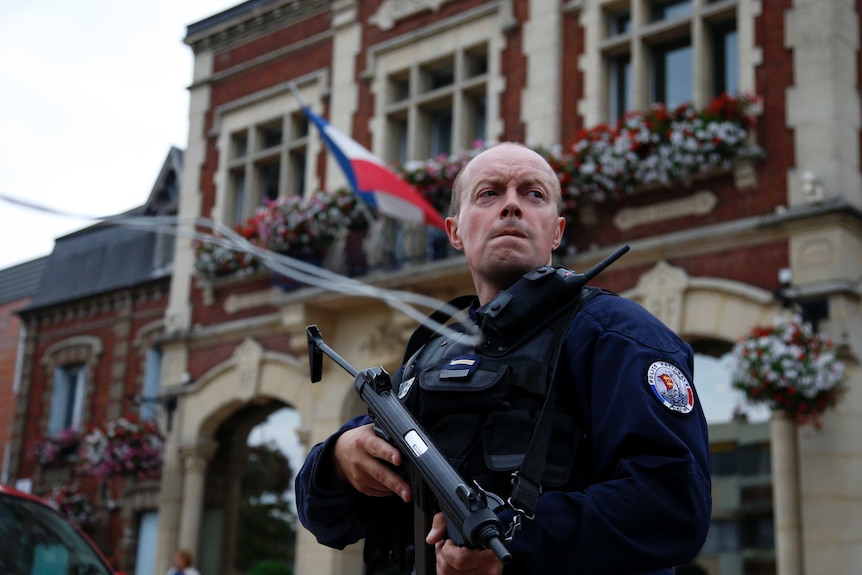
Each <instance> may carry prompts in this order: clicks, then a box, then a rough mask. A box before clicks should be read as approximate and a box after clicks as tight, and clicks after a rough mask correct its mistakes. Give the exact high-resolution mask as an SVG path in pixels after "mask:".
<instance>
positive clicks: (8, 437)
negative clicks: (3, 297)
mask: <svg viewBox="0 0 862 575" xmlns="http://www.w3.org/2000/svg"><path fill="white" fill-rule="evenodd" d="M29 301H30V298H24V299H19V300H16V301H10V302H5V303H3V304H0V482H3V483H6V482H8V481H9V466H10V462H11V456H12V446H13V441H14V438H15V433H14V428H13V423H14V421H15V408H16V405H17V399H18V398H17V395H18V394H17V393H16V377H17V375H18V372H19V371H20V366H19V356H20V353H19V350H20V347H21V343H20V342H21V332H22V328H23V326H22V324H21V321H20V319H19V318H18V316H17V315H16V314H17V312H18V311H19V310H21V309H22V308H24V307H26V305H27V303H28V302H29Z"/></svg>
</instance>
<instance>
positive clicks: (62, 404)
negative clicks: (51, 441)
mask: <svg viewBox="0 0 862 575" xmlns="http://www.w3.org/2000/svg"><path fill="white" fill-rule="evenodd" d="M67 379H68V375H67V374H66V370H65V369H63V368H62V367H58V368H56V369H55V370H54V390H53V391H52V392H51V417H50V418H49V420H48V434H49V435H55V434H57V433H60V432H61V431H63V430H64V429H65V412H66V405H67V404H68V403H69V383H68V381H67Z"/></svg>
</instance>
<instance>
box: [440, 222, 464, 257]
mask: <svg viewBox="0 0 862 575" xmlns="http://www.w3.org/2000/svg"><path fill="white" fill-rule="evenodd" d="M444 224H446V235H448V236H449V243H450V244H452V247H453V248H455V249H456V250H458V251H464V244H462V243H461V237H460V236H459V235H458V218H455V217H451V216H450V217H448V218H446V220H445V222H444Z"/></svg>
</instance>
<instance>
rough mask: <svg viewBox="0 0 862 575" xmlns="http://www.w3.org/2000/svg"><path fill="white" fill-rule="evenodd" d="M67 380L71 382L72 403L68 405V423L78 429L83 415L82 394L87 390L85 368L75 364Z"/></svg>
mask: <svg viewBox="0 0 862 575" xmlns="http://www.w3.org/2000/svg"><path fill="white" fill-rule="evenodd" d="M69 381H70V383H71V384H72V391H71V394H72V403H71V405H70V407H69V417H68V425H67V426H66V427H72V428H74V429H80V427H81V420H82V419H83V417H84V394H85V392H86V390H87V368H86V366H83V365H77V366H75V367H73V368H71V369H70V372H69Z"/></svg>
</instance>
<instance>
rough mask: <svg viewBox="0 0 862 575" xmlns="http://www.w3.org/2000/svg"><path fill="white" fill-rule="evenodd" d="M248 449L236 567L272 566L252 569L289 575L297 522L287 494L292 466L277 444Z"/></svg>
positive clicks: (261, 573) (271, 574)
mask: <svg viewBox="0 0 862 575" xmlns="http://www.w3.org/2000/svg"><path fill="white" fill-rule="evenodd" d="M247 453H248V455H247V460H246V470H245V475H244V476H243V480H242V486H241V496H242V497H241V501H240V506H239V525H240V529H239V531H238V535H237V546H236V569H237V570H238V571H241V572H249V575H251V573H252V571H251V570H253V569H270V570H266V571H253V573H254V575H264V574H266V575H283V574H287V575H290V574H292V569H291V568H290V566H291V565H293V561H294V549H295V546H296V523H297V522H296V516H295V515H294V513H293V509H292V507H291V505H290V501H289V500H288V498H287V494H288V493H289V491H290V489H291V486H292V482H293V470H292V469H291V468H290V463H289V462H288V460H287V457H286V456H285V455H284V454H283V453H282V452H281V451H279V449H278V447H277V446H276V445H275V444H272V443H270V444H266V445H258V446H251V447H248V451H247ZM279 566H280V567H279ZM276 568H280V569H282V570H275V569H276ZM285 568H286V569H287V570H286V571H285V570H283V569H285Z"/></svg>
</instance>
